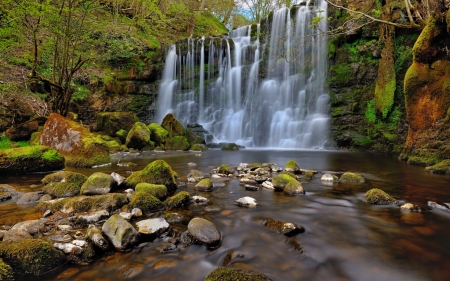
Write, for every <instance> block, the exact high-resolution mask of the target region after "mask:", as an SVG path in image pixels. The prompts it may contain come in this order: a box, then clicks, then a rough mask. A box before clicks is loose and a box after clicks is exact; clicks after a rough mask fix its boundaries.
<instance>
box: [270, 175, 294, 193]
mask: <svg viewBox="0 0 450 281" xmlns="http://www.w3.org/2000/svg"><path fill="white" fill-rule="evenodd" d="M291 181H297V180H296V179H295V178H294V177H292V176H291V175H289V174H287V173H282V174H278V175H274V176H273V177H272V183H273V186H274V188H275V189H276V190H284V188H285V187H286V185H287V184H289V183H290V182H291Z"/></svg>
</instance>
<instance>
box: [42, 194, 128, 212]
mask: <svg viewBox="0 0 450 281" xmlns="http://www.w3.org/2000/svg"><path fill="white" fill-rule="evenodd" d="M127 203H128V199H127V196H126V195H125V194H122V193H108V194H105V195H95V196H76V197H71V198H64V199H57V200H51V201H45V202H40V203H39V204H38V205H37V209H38V210H39V211H41V212H45V211H46V210H50V211H52V213H56V212H63V213H65V214H75V213H82V212H95V211H102V210H107V211H108V212H112V211H115V210H118V209H120V208H122V207H123V206H124V205H126V204H127Z"/></svg>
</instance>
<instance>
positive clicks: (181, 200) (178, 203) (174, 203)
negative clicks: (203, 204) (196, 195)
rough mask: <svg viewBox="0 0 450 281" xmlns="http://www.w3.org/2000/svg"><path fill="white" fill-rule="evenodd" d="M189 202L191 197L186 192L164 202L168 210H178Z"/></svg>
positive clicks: (181, 192)
mask: <svg viewBox="0 0 450 281" xmlns="http://www.w3.org/2000/svg"><path fill="white" fill-rule="evenodd" d="M189 202H191V197H190V195H189V193H188V192H187V191H180V192H178V193H177V194H175V195H174V196H172V197H170V198H167V200H166V201H165V203H166V205H167V207H168V208H169V209H173V208H180V207H182V206H184V205H187V204H189Z"/></svg>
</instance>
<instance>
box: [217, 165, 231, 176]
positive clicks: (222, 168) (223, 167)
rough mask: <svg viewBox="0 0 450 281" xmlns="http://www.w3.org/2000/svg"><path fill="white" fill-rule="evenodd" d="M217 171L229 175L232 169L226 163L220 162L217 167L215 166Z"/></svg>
mask: <svg viewBox="0 0 450 281" xmlns="http://www.w3.org/2000/svg"><path fill="white" fill-rule="evenodd" d="M217 172H218V173H220V174H225V175H229V174H232V173H233V169H231V167H230V166H229V165H227V164H222V165H220V166H219V168H217Z"/></svg>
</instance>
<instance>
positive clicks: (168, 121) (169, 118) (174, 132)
mask: <svg viewBox="0 0 450 281" xmlns="http://www.w3.org/2000/svg"><path fill="white" fill-rule="evenodd" d="M161 127H163V128H164V129H166V130H167V131H168V132H169V135H170V136H171V137H175V136H185V128H184V127H183V125H182V124H181V123H180V122H179V121H178V120H177V119H176V118H175V116H174V115H173V114H172V113H169V114H167V115H166V116H165V117H164V119H163V121H162V124H161Z"/></svg>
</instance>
